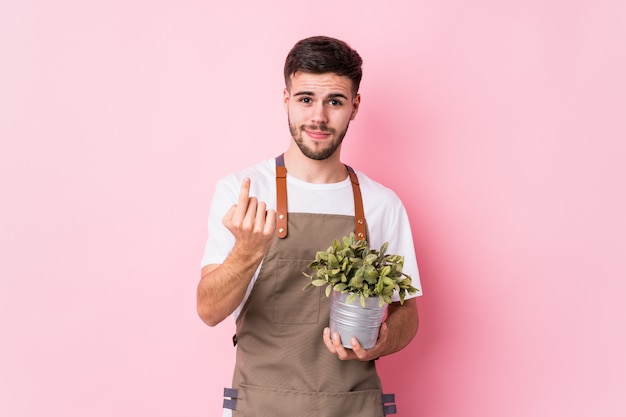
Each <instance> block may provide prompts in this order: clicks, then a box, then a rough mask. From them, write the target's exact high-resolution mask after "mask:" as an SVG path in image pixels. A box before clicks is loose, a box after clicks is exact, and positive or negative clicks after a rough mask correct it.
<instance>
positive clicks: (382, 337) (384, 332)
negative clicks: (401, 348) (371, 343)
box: [376, 322, 389, 345]
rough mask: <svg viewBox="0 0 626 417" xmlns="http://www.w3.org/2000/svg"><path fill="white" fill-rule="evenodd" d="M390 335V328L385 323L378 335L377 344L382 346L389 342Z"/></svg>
mask: <svg viewBox="0 0 626 417" xmlns="http://www.w3.org/2000/svg"><path fill="white" fill-rule="evenodd" d="M388 335H389V327H387V323H386V322H385V323H383V324H382V326H380V332H379V333H378V341H377V342H376V344H377V345H382V344H383V343H386V342H387V336H388Z"/></svg>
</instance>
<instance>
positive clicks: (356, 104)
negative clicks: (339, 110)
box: [350, 93, 361, 120]
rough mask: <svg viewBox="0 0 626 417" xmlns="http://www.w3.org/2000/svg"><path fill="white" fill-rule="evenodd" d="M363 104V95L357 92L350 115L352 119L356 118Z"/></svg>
mask: <svg viewBox="0 0 626 417" xmlns="http://www.w3.org/2000/svg"><path fill="white" fill-rule="evenodd" d="M360 104H361V95H360V94H359V93H357V95H356V97H354V100H353V101H352V114H351V115H350V120H354V119H355V117H356V114H357V113H358V112H359V105H360Z"/></svg>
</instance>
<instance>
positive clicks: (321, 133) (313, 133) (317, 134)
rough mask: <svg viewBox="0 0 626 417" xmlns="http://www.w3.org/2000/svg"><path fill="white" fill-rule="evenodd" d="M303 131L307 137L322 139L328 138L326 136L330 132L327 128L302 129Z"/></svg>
mask: <svg viewBox="0 0 626 417" xmlns="http://www.w3.org/2000/svg"><path fill="white" fill-rule="evenodd" d="M304 133H306V134H307V136H308V137H310V138H311V139H315V140H323V139H328V137H329V136H330V135H331V134H332V132H329V131H328V130H312V129H304Z"/></svg>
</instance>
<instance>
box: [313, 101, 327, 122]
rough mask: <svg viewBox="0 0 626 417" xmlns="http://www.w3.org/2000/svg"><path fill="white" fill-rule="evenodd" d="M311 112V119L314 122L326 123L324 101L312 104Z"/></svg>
mask: <svg viewBox="0 0 626 417" xmlns="http://www.w3.org/2000/svg"><path fill="white" fill-rule="evenodd" d="M312 111H313V113H312V115H311V121H312V122H313V123H316V124H326V123H328V116H327V114H326V107H325V106H324V103H322V102H318V103H316V104H315V106H313V109H312Z"/></svg>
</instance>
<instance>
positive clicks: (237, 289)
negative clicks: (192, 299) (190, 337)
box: [197, 246, 263, 326]
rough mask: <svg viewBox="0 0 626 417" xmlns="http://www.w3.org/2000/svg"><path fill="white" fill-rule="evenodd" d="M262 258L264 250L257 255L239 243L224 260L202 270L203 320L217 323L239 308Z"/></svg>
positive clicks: (200, 308) (200, 299)
mask: <svg viewBox="0 0 626 417" xmlns="http://www.w3.org/2000/svg"><path fill="white" fill-rule="evenodd" d="M262 260H263V253H262V252H260V253H256V254H254V253H250V252H248V251H244V250H241V249H239V248H238V247H237V246H235V248H233V250H232V252H231V253H230V255H229V256H228V257H227V258H226V259H225V260H224V263H222V264H220V265H207V266H205V267H204V268H203V269H202V273H201V278H200V282H199V283H198V292H197V309H198V315H199V316H200V318H201V319H202V321H204V322H205V323H206V324H208V325H209V326H215V325H217V324H219V323H220V322H221V321H222V320H224V319H225V318H226V317H228V316H229V315H230V314H231V313H232V312H233V311H234V310H235V309H236V308H237V306H238V305H239V304H240V303H241V300H243V297H244V296H245V294H246V290H247V288H248V284H249V283H250V280H251V279H252V276H253V275H254V273H255V271H256V270H257V268H258V266H259V264H260V263H261V261H262Z"/></svg>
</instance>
